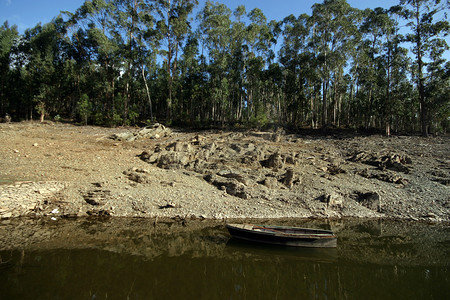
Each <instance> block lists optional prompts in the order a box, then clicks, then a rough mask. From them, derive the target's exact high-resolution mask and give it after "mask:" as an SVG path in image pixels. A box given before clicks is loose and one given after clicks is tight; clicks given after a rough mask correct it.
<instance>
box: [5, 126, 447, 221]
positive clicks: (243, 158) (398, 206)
mask: <svg viewBox="0 0 450 300" xmlns="http://www.w3.org/2000/svg"><path fill="white" fill-rule="evenodd" d="M0 141H2V143H1V144H0V153H1V156H0V164H1V166H2V167H1V170H0V183H2V184H1V185H0V218H3V219H5V218H13V217H20V216H36V217H40V216H46V217H49V218H53V219H59V218H63V217H72V216H78V217H85V216H118V217H145V218H154V217H158V218H165V217H167V218H176V219H180V220H186V219H193V218H195V219H203V218H206V219H229V218H336V219H339V218H346V217H358V218H359V217H361V218H367V217H368V218H390V219H412V220H425V221H432V222H440V221H444V222H448V221H450V192H449V182H450V143H449V137H448V136H443V137H431V138H422V137H416V136H393V137H389V138H387V137H383V136H378V135H372V136H362V135H357V134H349V133H338V134H334V135H329V136H321V135H306V134H289V133H286V132H284V131H283V130H278V131H273V132H257V131H218V130H211V131H198V132H188V131H181V130H176V129H169V128H166V127H164V126H163V125H159V124H156V125H154V126H151V127H146V128H100V127H90V126H85V127H80V126H74V125H70V124H64V123H52V122H50V123H45V124H41V123H36V122H24V123H5V124H0Z"/></svg>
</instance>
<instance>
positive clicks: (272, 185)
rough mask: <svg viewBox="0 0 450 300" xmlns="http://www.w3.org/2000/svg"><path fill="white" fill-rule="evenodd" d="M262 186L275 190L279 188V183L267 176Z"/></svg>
mask: <svg viewBox="0 0 450 300" xmlns="http://www.w3.org/2000/svg"><path fill="white" fill-rule="evenodd" d="M263 184H264V186H266V187H268V188H269V189H277V188H279V187H280V183H279V182H278V180H277V179H276V178H275V177H272V176H267V177H266V178H265V179H264V181H263Z"/></svg>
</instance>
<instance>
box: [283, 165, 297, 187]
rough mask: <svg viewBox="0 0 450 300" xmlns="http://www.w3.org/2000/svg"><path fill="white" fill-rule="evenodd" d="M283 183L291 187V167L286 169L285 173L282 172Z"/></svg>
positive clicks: (292, 171) (292, 183)
mask: <svg viewBox="0 0 450 300" xmlns="http://www.w3.org/2000/svg"><path fill="white" fill-rule="evenodd" d="M283 183H284V185H285V186H287V187H288V188H291V187H292V186H293V185H294V170H293V169H292V168H289V169H287V170H286V174H284V179H283Z"/></svg>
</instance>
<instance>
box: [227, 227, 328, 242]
mask: <svg viewBox="0 0 450 300" xmlns="http://www.w3.org/2000/svg"><path fill="white" fill-rule="evenodd" d="M245 225H247V226H250V227H252V228H251V229H248V228H245V227H243V226H245ZM226 227H227V228H232V229H235V230H240V231H245V232H250V233H252V234H258V235H271V236H282V237H292V238H303V239H304V238H311V239H335V238H336V235H335V234H334V233H333V232H332V231H330V230H325V229H313V228H301V227H292V226H275V225H270V226H266V225H256V224H226ZM255 227H261V229H269V230H268V231H263V230H258V229H255ZM271 228H274V230H276V228H280V229H292V230H305V231H308V230H312V231H323V232H324V233H285V232H282V231H272V232H271V231H270V229H271Z"/></svg>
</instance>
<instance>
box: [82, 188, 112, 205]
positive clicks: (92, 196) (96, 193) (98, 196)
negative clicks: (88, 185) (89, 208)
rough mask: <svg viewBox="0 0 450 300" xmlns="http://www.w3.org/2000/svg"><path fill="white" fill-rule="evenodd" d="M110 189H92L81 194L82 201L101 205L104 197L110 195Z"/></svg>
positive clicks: (104, 199) (103, 202)
mask: <svg viewBox="0 0 450 300" xmlns="http://www.w3.org/2000/svg"><path fill="white" fill-rule="evenodd" d="M110 194H111V191H108V190H93V191H89V192H87V193H85V194H84V195H83V198H84V201H86V203H88V204H90V205H93V206H102V205H104V204H105V202H106V199H107V198H108V197H109V196H110Z"/></svg>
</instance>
